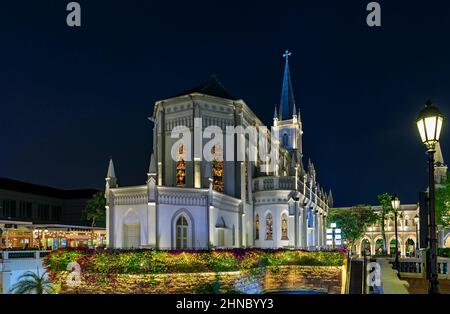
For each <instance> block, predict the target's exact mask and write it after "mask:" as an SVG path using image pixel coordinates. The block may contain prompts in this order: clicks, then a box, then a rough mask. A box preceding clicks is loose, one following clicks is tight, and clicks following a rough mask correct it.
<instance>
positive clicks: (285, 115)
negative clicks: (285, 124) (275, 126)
mask: <svg viewBox="0 0 450 314" xmlns="http://www.w3.org/2000/svg"><path fill="white" fill-rule="evenodd" d="M290 56H291V53H290V52H289V51H288V50H286V52H285V53H284V54H283V57H284V58H285V59H286V63H285V66H284V75H283V86H282V88H281V100H280V113H279V117H278V118H279V119H280V120H284V119H290V118H291V117H292V115H293V114H296V112H295V110H296V107H295V98H294V91H293V89H292V82H291V74H290V71H289V57H290Z"/></svg>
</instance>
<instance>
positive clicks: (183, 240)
mask: <svg viewBox="0 0 450 314" xmlns="http://www.w3.org/2000/svg"><path fill="white" fill-rule="evenodd" d="M188 231H189V225H188V222H187V220H186V217H184V216H183V215H182V216H180V217H179V218H178V219H177V223H176V235H175V236H176V248H177V249H186V248H187V247H188V236H189V234H188Z"/></svg>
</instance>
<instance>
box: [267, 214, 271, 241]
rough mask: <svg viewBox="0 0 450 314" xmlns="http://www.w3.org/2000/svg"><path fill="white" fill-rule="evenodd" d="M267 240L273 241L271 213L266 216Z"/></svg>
mask: <svg viewBox="0 0 450 314" xmlns="http://www.w3.org/2000/svg"><path fill="white" fill-rule="evenodd" d="M266 240H273V219H272V214H270V213H269V214H267V216H266Z"/></svg>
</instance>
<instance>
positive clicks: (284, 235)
mask: <svg viewBox="0 0 450 314" xmlns="http://www.w3.org/2000/svg"><path fill="white" fill-rule="evenodd" d="M287 231H288V221H287V216H286V214H283V215H281V240H287V239H288V235H287Z"/></svg>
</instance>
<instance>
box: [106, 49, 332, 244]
mask: <svg viewBox="0 0 450 314" xmlns="http://www.w3.org/2000/svg"><path fill="white" fill-rule="evenodd" d="M289 56H290V53H288V52H286V54H285V55H284V57H285V59H286V64H285V69H284V78H283V85H282V92H281V101H280V104H279V109H278V110H277V108H275V114H274V118H273V125H272V126H273V127H274V128H275V130H276V131H278V132H279V133H278V138H279V142H280V147H279V158H278V159H277V161H276V167H274V169H273V171H272V172H267V171H266V172H263V171H261V162H258V161H227V160H226V159H224V160H221V159H220V158H217V159H214V160H212V161H210V162H208V161H205V160H204V159H202V158H201V156H196V155H195V150H194V149H192V150H189V149H186V148H185V147H183V145H180V146H179V147H176V150H177V154H178V157H177V159H176V160H174V159H173V157H172V156H173V155H171V150H172V148H173V146H174V144H175V143H176V141H177V139H174V138H172V137H171V131H172V130H173V128H174V127H176V126H179V125H184V126H187V127H188V128H189V129H190V130H191V131H192V133H194V129H195V128H196V127H198V125H197V124H194V119H195V118H201V121H202V125H201V127H202V128H203V129H204V128H206V127H207V126H210V125H216V126H219V127H220V128H221V129H223V132H224V134H225V133H226V127H227V126H234V127H236V126H243V127H244V128H245V127H247V126H263V125H264V124H263V122H262V121H261V120H260V119H259V118H258V117H257V116H256V115H255V113H254V112H253V111H252V109H251V108H250V107H249V106H248V105H247V104H246V103H245V102H244V101H243V100H241V99H236V98H234V97H233V96H231V95H230V94H229V93H228V92H227V91H226V90H225V88H224V87H223V86H222V84H221V83H220V82H219V81H218V80H217V79H216V78H212V79H211V80H210V81H208V82H207V83H205V84H203V85H201V86H198V87H196V88H193V89H191V90H188V91H186V92H184V93H181V94H179V95H177V96H175V97H172V98H169V99H165V100H161V101H157V102H156V103H155V105H154V110H153V115H152V116H151V117H150V120H151V121H152V122H153V123H154V128H153V153H152V154H151V158H150V165H149V170H148V173H147V178H148V179H147V182H146V184H143V185H138V186H124V187H122V186H119V185H118V179H117V177H116V174H115V170H114V165H113V162H112V160H110V163H109V168H108V174H107V177H106V189H105V197H106V221H107V222H106V224H107V242H108V246H109V247H114V248H138V247H143V248H159V249H206V248H210V247H223V248H242V247H259V248H305V249H316V248H320V247H324V246H325V243H326V239H325V235H326V229H325V228H326V217H327V214H328V209H329V208H330V207H331V206H332V203H333V198H332V195H331V191H330V192H328V193H326V192H324V190H323V188H322V187H321V186H320V185H319V184H318V183H317V182H316V171H315V168H314V165H313V163H312V162H311V161H309V162H308V165H307V167H306V168H305V167H304V166H303V161H302V158H303V152H302V144H303V139H302V136H303V130H302V122H301V118H300V112H298V111H297V109H296V105H295V100H294V94H293V90H292V84H291V78H290V73H289V61H288V58H289ZM197 120H198V119H197ZM268 137H269V135H268ZM197 140H198V139H197ZM192 141H194V139H192ZM200 141H201V143H202V145H203V147H204V145H206V143H207V142H208V141H209V139H200ZM223 143H225V140H224V141H223ZM226 150H227V147H226V146H225V147H218V145H215V146H213V148H212V153H213V154H216V153H220V154H222V155H223V156H225V155H226ZM187 154H189V156H187ZM235 154H236V153H235ZM246 156H248V150H247V152H246ZM235 160H237V159H235ZM246 160H247V159H246Z"/></svg>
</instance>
